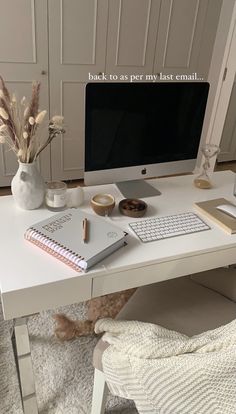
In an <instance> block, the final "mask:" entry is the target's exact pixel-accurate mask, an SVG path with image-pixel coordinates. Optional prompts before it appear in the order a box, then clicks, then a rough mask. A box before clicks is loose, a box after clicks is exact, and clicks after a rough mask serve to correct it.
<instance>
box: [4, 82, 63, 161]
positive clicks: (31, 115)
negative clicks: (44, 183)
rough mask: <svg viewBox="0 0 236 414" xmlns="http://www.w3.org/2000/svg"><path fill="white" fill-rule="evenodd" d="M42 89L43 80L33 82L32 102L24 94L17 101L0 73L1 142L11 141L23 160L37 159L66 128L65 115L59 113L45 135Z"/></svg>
mask: <svg viewBox="0 0 236 414" xmlns="http://www.w3.org/2000/svg"><path fill="white" fill-rule="evenodd" d="M39 93H40V83H39V82H33V83H32V95H31V99H30V102H29V103H27V100H26V97H25V96H23V98H22V99H21V100H20V101H18V100H17V96H16V95H15V94H14V93H13V94H12V96H11V95H10V93H9V91H8V89H7V87H6V85H5V83H4V80H3V78H2V77H1V76H0V144H6V145H8V147H9V148H10V149H11V150H12V151H14V152H15V154H16V156H17V158H18V160H19V161H21V162H23V163H31V162H34V161H35V160H36V158H37V157H38V156H39V154H40V153H41V152H42V151H43V150H44V148H46V146H47V145H49V144H50V142H51V141H52V139H53V138H54V137H56V136H57V135H59V134H63V133H64V132H65V130H64V125H63V122H64V118H63V117H62V116H59V115H55V116H54V117H53V118H52V119H51V120H50V121H49V127H48V134H47V135H46V137H45V134H42V131H40V130H39V128H40V126H41V125H42V123H43V121H44V119H45V117H46V114H47V111H45V110H43V111H40V110H39Z"/></svg>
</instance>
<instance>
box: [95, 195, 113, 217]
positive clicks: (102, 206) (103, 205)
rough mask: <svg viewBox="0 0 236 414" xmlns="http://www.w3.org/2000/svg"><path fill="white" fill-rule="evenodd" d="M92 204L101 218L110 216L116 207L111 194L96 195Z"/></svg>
mask: <svg viewBox="0 0 236 414" xmlns="http://www.w3.org/2000/svg"><path fill="white" fill-rule="evenodd" d="M90 203H91V206H92V209H93V211H95V213H96V214H98V215H99V216H108V215H109V214H111V212H112V210H113V208H114V207H115V199H114V197H113V196H112V195H111V194H96V195H95V196H93V197H92V198H91V201H90Z"/></svg>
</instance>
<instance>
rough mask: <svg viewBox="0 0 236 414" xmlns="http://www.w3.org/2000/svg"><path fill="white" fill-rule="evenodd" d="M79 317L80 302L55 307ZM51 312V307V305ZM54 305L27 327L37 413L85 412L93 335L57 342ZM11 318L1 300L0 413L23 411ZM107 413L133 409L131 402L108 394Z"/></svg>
mask: <svg viewBox="0 0 236 414" xmlns="http://www.w3.org/2000/svg"><path fill="white" fill-rule="evenodd" d="M56 311H57V312H58V311H60V312H65V313H66V314H67V315H68V316H70V317H72V318H74V319H83V318H84V316H85V314H86V306H85V305H84V304H83V303H81V304H77V305H73V306H68V307H65V308H60V309H57V310H56ZM54 312H55V311H54ZM54 312H53V311H47V312H42V313H41V314H40V315H37V316H34V317H31V318H29V323H28V326H29V333H30V342H31V349H32V358H33V366H34V373H35V380H36V389H37V400H38V406H39V412H40V414H89V413H90V410H91V399H92V388H93V366H92V353H93V349H94V346H95V345H96V343H97V340H98V338H97V337H95V336H89V337H84V338H78V339H75V340H73V341H70V342H64V343H61V342H59V341H58V340H57V339H56V338H55V337H54V336H53V328H54V320H53V319H52V317H51V316H52V314H53V313H54ZM11 326H12V323H11V322H9V321H4V320H3V317H2V308H1V304H0V414H22V413H23V412H22V408H21V401H20V393H19V387H18V382H17V376H16V369H15V363H14V356H13V352H12V346H11V340H10V328H11ZM106 413H107V414H108V413H109V414H118V413H122V414H136V413H137V410H136V409H135V406H134V404H133V402H131V401H128V400H123V399H120V398H118V397H113V396H111V395H109V398H108V401H107V408H106Z"/></svg>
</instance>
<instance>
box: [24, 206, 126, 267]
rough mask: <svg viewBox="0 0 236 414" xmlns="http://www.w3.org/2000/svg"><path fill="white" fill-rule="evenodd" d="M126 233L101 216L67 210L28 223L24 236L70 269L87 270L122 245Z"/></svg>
mask: <svg viewBox="0 0 236 414" xmlns="http://www.w3.org/2000/svg"><path fill="white" fill-rule="evenodd" d="M85 218H86V219H87V223H88V235H87V241H86V243H84V242H83V220H84V219H85ZM126 234H127V233H125V232H124V231H122V230H121V229H119V228H118V227H116V226H114V225H113V223H111V222H110V221H108V220H106V219H104V218H102V217H98V216H93V215H90V214H85V213H84V212H82V211H81V210H75V209H69V210H66V211H63V212H61V213H58V214H56V215H54V216H53V217H50V218H49V219H46V220H43V221H40V222H38V223H36V224H34V225H32V226H30V227H29V228H28V229H27V230H26V232H25V235H24V236H25V239H26V240H28V241H30V242H31V243H33V244H35V245H36V246H38V247H40V248H41V249H43V250H45V251H46V252H47V253H49V254H51V255H52V256H54V257H56V258H57V259H59V260H61V261H62V262H64V263H66V264H67V265H69V266H70V267H72V268H73V269H75V270H77V271H80V270H85V271H86V270H87V269H89V268H90V267H91V266H93V265H95V264H96V263H98V262H99V261H100V260H102V259H104V258H105V257H107V256H108V255H110V254H111V253H113V252H114V251H115V250H117V249H119V248H120V247H121V246H124V245H125V244H126V242H125V236H126Z"/></svg>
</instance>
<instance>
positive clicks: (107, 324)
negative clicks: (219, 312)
mask: <svg viewBox="0 0 236 414" xmlns="http://www.w3.org/2000/svg"><path fill="white" fill-rule="evenodd" d="M95 332H96V333H100V332H106V333H105V335H104V336H103V339H104V340H105V341H107V342H108V343H109V344H110V346H109V347H108V348H107V349H106V350H105V352H104V353H103V360H102V362H103V369H104V374H105V378H106V381H107V384H108V387H109V388H110V391H111V392H112V393H113V394H115V395H119V396H120V397H124V398H129V399H132V400H134V402H135V404H136V407H137V409H138V411H139V413H141V414H144V413H145V414H154V413H155V414H156V413H158V414H234V413H236V320H234V321H232V322H231V323H229V324H227V325H225V326H222V327H220V328H217V329H214V330H211V331H207V332H204V333H202V334H200V335H196V336H193V337H188V336H186V335H183V334H180V333H178V332H174V331H170V330H168V329H165V328H163V327H161V326H158V325H154V324H149V323H144V322H138V321H118V320H111V319H100V320H98V321H97V322H96V326H95Z"/></svg>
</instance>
